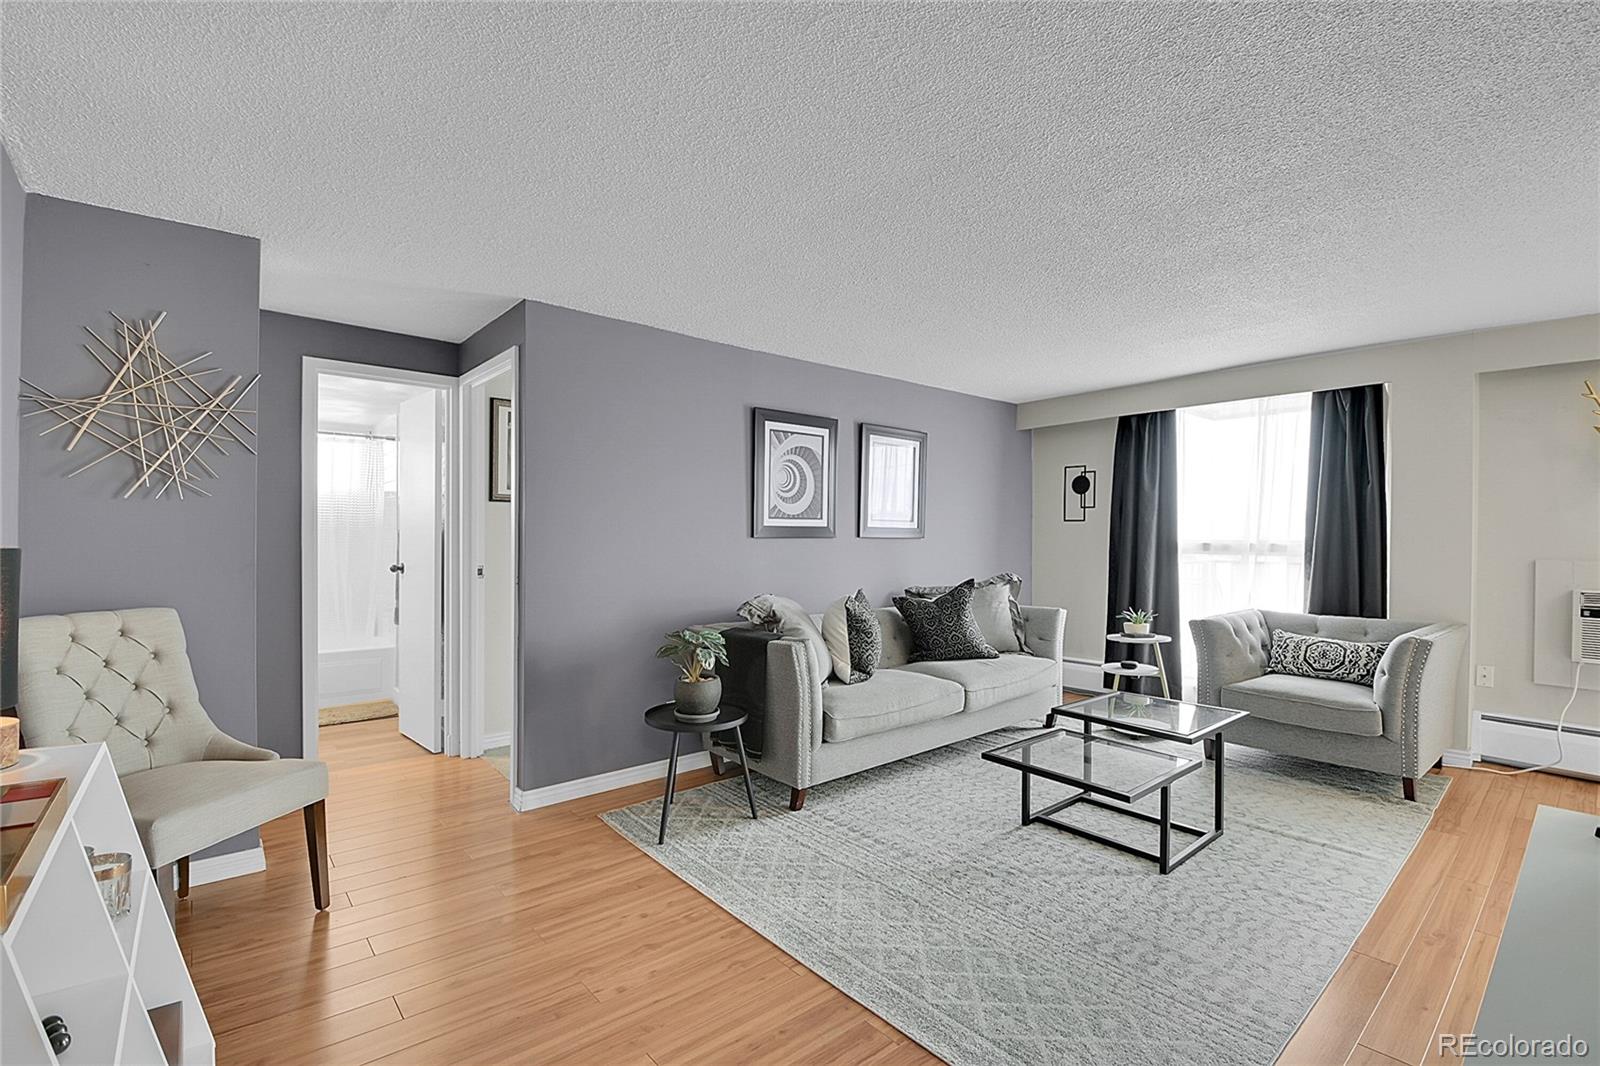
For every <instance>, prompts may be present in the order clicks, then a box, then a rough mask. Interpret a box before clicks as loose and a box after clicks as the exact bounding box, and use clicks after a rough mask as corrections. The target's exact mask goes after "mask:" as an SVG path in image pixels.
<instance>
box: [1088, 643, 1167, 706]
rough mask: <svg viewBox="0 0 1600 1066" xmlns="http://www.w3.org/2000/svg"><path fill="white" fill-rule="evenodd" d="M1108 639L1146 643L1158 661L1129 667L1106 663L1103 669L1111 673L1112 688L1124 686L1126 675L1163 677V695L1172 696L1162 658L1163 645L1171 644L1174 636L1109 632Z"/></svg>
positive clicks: (1113, 689)
mask: <svg viewBox="0 0 1600 1066" xmlns="http://www.w3.org/2000/svg"><path fill="white" fill-rule="evenodd" d="M1106 639H1107V640H1109V641H1111V642H1113V643H1116V644H1145V645H1149V647H1150V648H1151V650H1152V651H1154V652H1155V655H1156V661H1155V664H1154V665H1152V664H1150V663H1140V664H1139V665H1138V666H1135V667H1133V668H1132V669H1129V668H1128V667H1126V666H1123V665H1122V664H1121V663H1105V664H1104V665H1102V666H1101V667H1100V669H1101V670H1103V671H1105V672H1106V673H1108V674H1110V675H1111V678H1112V680H1111V689H1112V691H1113V692H1114V691H1116V690H1118V689H1120V688H1121V687H1122V679H1123V678H1125V677H1159V678H1160V679H1161V695H1162V696H1164V697H1166V698H1167V699H1171V698H1172V691H1171V689H1169V688H1168V687H1167V664H1166V663H1165V662H1163V661H1162V659H1161V645H1163V644H1169V643H1171V642H1172V638H1171V637H1168V636H1163V635H1162V634H1160V633H1107V634H1106Z"/></svg>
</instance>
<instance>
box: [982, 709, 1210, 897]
mask: <svg viewBox="0 0 1600 1066" xmlns="http://www.w3.org/2000/svg"><path fill="white" fill-rule="evenodd" d="M1052 732H1053V733H1059V734H1061V735H1062V736H1071V735H1072V734H1069V733H1068V732H1067V730H1065V729H1056V730H1053V731H1052ZM1051 735H1052V733H1040V734H1037V735H1035V736H1031V737H1029V738H1027V739H1026V740H1018V741H1013V742H1012V743H1010V744H1005V745H1002V746H1000V747H998V748H994V749H992V750H990V751H986V752H984V753H983V757H984V758H985V759H988V760H989V761H990V762H996V763H999V764H1000V765H1002V766H1009V767H1011V768H1012V769H1014V770H1021V771H1022V824H1023V825H1032V824H1033V823H1034V822H1043V823H1044V824H1045V825H1048V826H1050V827H1051V828H1053V829H1060V830H1062V831H1063V832H1067V833H1072V834H1074V835H1076V836H1080V837H1085V838H1087V839H1089V840H1093V841H1095V842H1096V843H1099V844H1105V845H1106V846H1108V847H1113V848H1116V849H1117V850H1118V851H1125V852H1127V853H1128V854H1129V855H1137V856H1139V857H1140V858H1141V859H1149V860H1150V861H1151V862H1153V863H1155V864H1156V865H1157V866H1158V867H1160V869H1161V872H1162V873H1164V874H1165V873H1171V872H1172V871H1173V870H1175V869H1177V867H1178V866H1179V865H1180V864H1182V863H1183V862H1185V861H1186V860H1188V858H1189V857H1190V856H1191V855H1193V854H1194V853H1195V852H1197V851H1199V850H1200V848H1201V847H1203V846H1204V844H1202V843H1199V842H1196V843H1194V844H1190V845H1189V846H1188V847H1186V848H1184V849H1183V850H1182V851H1179V852H1178V853H1177V854H1176V855H1174V854H1173V853H1172V831H1173V830H1174V829H1177V830H1181V831H1182V832H1186V833H1195V834H1199V835H1200V836H1201V839H1202V840H1203V841H1204V842H1205V843H1210V841H1211V839H1215V835H1214V834H1213V835H1211V836H1210V837H1209V838H1208V836H1207V834H1206V833H1205V831H1204V830H1202V829H1195V828H1193V827H1191V826H1187V825H1184V824H1183V823H1182V822H1174V821H1173V820H1172V783H1173V782H1174V781H1176V780H1178V779H1179V778H1180V777H1183V776H1185V775H1187V774H1192V773H1194V772H1195V771H1196V770H1198V769H1199V768H1200V766H1201V764H1202V763H1203V761H1204V760H1201V759H1194V758H1191V759H1189V760H1188V761H1187V762H1185V763H1181V764H1180V765H1178V766H1177V767H1175V768H1174V769H1173V770H1171V771H1169V772H1167V773H1163V774H1158V775H1157V776H1155V777H1154V778H1151V779H1150V780H1149V781H1147V782H1145V783H1143V784H1141V785H1139V786H1138V787H1136V788H1133V789H1129V790H1126V791H1121V790H1118V789H1114V788H1111V787H1110V786H1108V785H1106V784H1104V783H1099V782H1095V781H1092V780H1090V779H1088V778H1087V777H1078V776H1074V775H1072V774H1068V773H1064V772H1061V771H1056V770H1051V769H1049V768H1048V767H1042V766H1034V765H1031V764H1029V763H1025V762H1022V761H1021V760H1018V759H1011V758H1008V757H1007V753H1008V752H1009V751H1010V750H1011V749H1013V748H1019V747H1023V746H1025V745H1029V744H1034V743H1037V742H1038V741H1040V740H1042V739H1043V738H1045V737H1048V736H1051ZM1082 743H1083V744H1084V745H1085V746H1086V747H1087V746H1091V745H1093V746H1099V745H1106V746H1110V747H1115V748H1127V749H1129V750H1131V751H1139V752H1147V753H1148V749H1146V748H1142V747H1140V746H1139V745H1137V744H1126V743H1124V742H1122V741H1120V740H1109V739H1107V738H1105V737H1097V736H1094V735H1093V734H1092V733H1091V732H1089V731H1087V730H1086V731H1085V733H1084V736H1083V737H1082ZM1161 754H1163V755H1165V754H1166V753H1165V752H1162V753H1161ZM1168 757H1169V758H1176V756H1168ZM1035 777H1043V778H1045V779H1047V780H1050V781H1056V782H1059V783H1061V784H1063V785H1070V786H1072V787H1073V788H1076V789H1077V790H1078V791H1077V792H1076V793H1074V794H1073V795H1071V796H1068V797H1067V798H1066V799H1064V800H1058V801H1057V802H1055V803H1052V804H1050V805H1049V806H1048V807H1045V808H1043V809H1041V810H1037V811H1036V810H1033V809H1032V808H1033V802H1032V798H1031V796H1030V791H1031V790H1030V787H1029V786H1030V785H1031V784H1032V779H1033V778H1035ZM1158 790H1159V791H1160V793H1161V813H1160V814H1159V815H1155V814H1147V813H1146V812H1144V811H1141V810H1138V809H1137V808H1135V807H1132V806H1130V804H1132V803H1134V802H1136V801H1138V800H1140V799H1143V798H1144V797H1145V796H1148V795H1150V793H1152V792H1156V791H1158ZM1102 797H1104V798H1102ZM1077 803H1087V804H1089V805H1091V806H1095V807H1101V808H1103V809H1105V810H1108V811H1116V812H1117V813H1119V814H1126V815H1131V816H1132V817H1134V818H1137V819H1139V820H1141V821H1145V822H1152V823H1154V824H1155V825H1157V826H1159V827H1160V830H1161V832H1160V835H1159V837H1158V840H1159V848H1158V850H1156V851H1150V850H1148V849H1146V848H1141V847H1139V846H1137V845H1134V844H1129V843H1126V842H1124V841H1121V840H1118V839H1116V838H1115V837H1108V836H1105V835H1104V834H1102V833H1097V832H1095V831H1094V830H1093V829H1087V828H1085V827H1083V826H1081V825H1073V824H1072V823H1071V822H1064V821H1062V820H1061V819H1059V818H1056V817H1054V815H1056V814H1058V813H1060V812H1061V811H1064V810H1066V809H1067V808H1068V807H1071V806H1073V805H1074V804H1077Z"/></svg>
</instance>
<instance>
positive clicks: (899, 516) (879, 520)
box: [867, 437, 918, 529]
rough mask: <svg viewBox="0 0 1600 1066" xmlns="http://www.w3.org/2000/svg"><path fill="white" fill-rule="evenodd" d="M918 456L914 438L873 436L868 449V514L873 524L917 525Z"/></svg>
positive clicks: (911, 526) (906, 526)
mask: <svg viewBox="0 0 1600 1066" xmlns="http://www.w3.org/2000/svg"><path fill="white" fill-rule="evenodd" d="M917 456H918V447H917V444H916V442H915V441H909V440H898V439H896V438H893V437H874V438H872V439H871V442H870V447H869V450H868V452H867V462H868V464H869V466H870V469H871V474H872V476H871V477H870V478H868V480H867V484H868V486H870V489H869V491H870V492H871V498H869V499H868V500H867V514H868V516H869V517H870V518H871V520H872V523H873V525H879V526H895V527H900V528H904V529H915V528H916V527H917Z"/></svg>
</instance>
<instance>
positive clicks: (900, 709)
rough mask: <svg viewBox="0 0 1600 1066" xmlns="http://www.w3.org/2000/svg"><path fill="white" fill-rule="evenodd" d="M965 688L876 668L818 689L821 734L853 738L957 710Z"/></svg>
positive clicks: (834, 738)
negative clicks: (854, 681)
mask: <svg viewBox="0 0 1600 1066" xmlns="http://www.w3.org/2000/svg"><path fill="white" fill-rule="evenodd" d="M965 702H966V693H965V692H963V691H962V689H961V686H960V685H958V684H956V683H954V682H953V681H944V680H941V679H939V678H937V677H928V676H926V675H925V674H916V673H912V672H910V671H909V670H879V671H878V672H877V673H875V674H873V675H872V676H871V677H870V678H868V679H867V680H865V681H862V682H860V683H858V684H854V685H829V686H827V687H826V688H824V689H823V690H822V739H823V740H824V741H841V740H854V739H856V738H857V737H870V736H872V735H873V734H875V733H887V732H889V731H890V730H893V729H899V728H900V727H901V726H908V725H916V724H917V723H918V722H931V721H933V720H934V719H935V718H948V717H949V716H950V715H952V714H958V713H960V711H961V708H962V706H963V705H964V704H965Z"/></svg>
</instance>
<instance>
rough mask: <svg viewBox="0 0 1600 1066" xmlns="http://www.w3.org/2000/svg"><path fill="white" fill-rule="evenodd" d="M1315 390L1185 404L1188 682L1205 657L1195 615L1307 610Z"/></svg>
mask: <svg viewBox="0 0 1600 1066" xmlns="http://www.w3.org/2000/svg"><path fill="white" fill-rule="evenodd" d="M1310 454H1311V394H1310V393H1295V394H1293V395H1288V396H1267V397H1263V398H1260V399H1254V400H1235V401H1231V402H1229V403H1216V404H1208V405H1206V406H1204V407H1186V408H1180V409H1179V411H1178V493H1179V500H1178V581H1179V586H1178V601H1179V604H1180V607H1181V610H1182V613H1183V617H1182V619H1180V627H1179V628H1180V631H1181V633H1182V640H1183V687H1184V690H1185V692H1188V693H1192V692H1193V691H1194V685H1195V675H1196V669H1197V663H1198V660H1197V659H1196V657H1195V651H1194V641H1193V639H1192V638H1191V637H1190V635H1189V620H1190V619H1191V618H1205V617H1207V616H1209V615H1214V614H1221V613H1223V612H1225V611H1238V610H1243V609H1244V608H1247V607H1259V608H1264V609H1266V610H1275V611H1300V610H1304V609H1305V525H1306V467H1307V463H1308V462H1309V457H1310Z"/></svg>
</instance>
